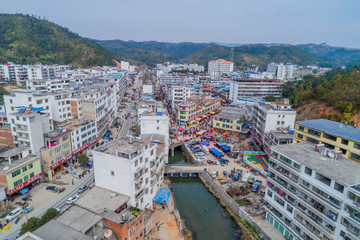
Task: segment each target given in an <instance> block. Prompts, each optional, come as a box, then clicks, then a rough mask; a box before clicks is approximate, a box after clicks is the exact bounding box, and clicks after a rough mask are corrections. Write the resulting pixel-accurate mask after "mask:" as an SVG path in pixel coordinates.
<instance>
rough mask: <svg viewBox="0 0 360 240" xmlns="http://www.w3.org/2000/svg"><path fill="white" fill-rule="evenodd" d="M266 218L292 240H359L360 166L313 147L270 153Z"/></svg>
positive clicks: (286, 147)
mask: <svg viewBox="0 0 360 240" xmlns="http://www.w3.org/2000/svg"><path fill="white" fill-rule="evenodd" d="M271 153H272V157H271V158H270V161H269V173H268V178H267V187H266V193H265V201H266V203H265V207H266V210H267V211H266V219H267V220H268V221H270V223H271V224H273V225H274V226H275V228H277V229H278V230H279V231H280V232H281V233H282V234H283V235H285V236H287V237H288V238H289V239H308V240H312V239H313V240H315V239H316V240H324V239H325V240H340V239H351V240H355V239H359V236H360V217H359V216H360V215H359V214H360V208H359V203H358V202H359V198H358V196H360V192H359V185H358V179H359V177H360V165H359V164H357V163H355V162H354V161H351V160H349V159H346V158H344V157H343V156H342V154H341V152H332V151H328V150H327V149H326V148H325V147H324V145H322V144H320V145H314V144H312V143H309V142H303V143H297V144H286V145H279V146H274V147H272V148H271Z"/></svg>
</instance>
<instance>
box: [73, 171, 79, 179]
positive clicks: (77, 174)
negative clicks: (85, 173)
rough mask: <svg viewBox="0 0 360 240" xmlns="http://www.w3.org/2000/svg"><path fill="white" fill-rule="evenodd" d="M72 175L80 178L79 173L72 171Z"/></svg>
mask: <svg viewBox="0 0 360 240" xmlns="http://www.w3.org/2000/svg"><path fill="white" fill-rule="evenodd" d="M72 175H73V176H74V177H76V178H79V179H80V178H81V174H80V173H78V172H74V173H73V174H72Z"/></svg>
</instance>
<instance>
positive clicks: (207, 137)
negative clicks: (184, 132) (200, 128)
mask: <svg viewBox="0 0 360 240" xmlns="http://www.w3.org/2000/svg"><path fill="white" fill-rule="evenodd" d="M204 138H206V139H212V137H209V136H204Z"/></svg>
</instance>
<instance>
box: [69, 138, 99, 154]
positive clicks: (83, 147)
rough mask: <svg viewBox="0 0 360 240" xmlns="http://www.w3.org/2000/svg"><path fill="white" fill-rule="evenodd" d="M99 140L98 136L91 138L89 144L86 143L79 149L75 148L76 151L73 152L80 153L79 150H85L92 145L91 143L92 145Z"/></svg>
mask: <svg viewBox="0 0 360 240" xmlns="http://www.w3.org/2000/svg"><path fill="white" fill-rule="evenodd" d="M97 140H98V139H97V138H95V139H93V140H91V141H90V142H88V143H87V144H85V145H83V146H81V147H79V148H78V149H76V150H74V151H73V154H76V153H78V152H80V151H82V150H84V149H85V148H87V147H89V146H91V145H92V144H94V143H95V142H96V141H97Z"/></svg>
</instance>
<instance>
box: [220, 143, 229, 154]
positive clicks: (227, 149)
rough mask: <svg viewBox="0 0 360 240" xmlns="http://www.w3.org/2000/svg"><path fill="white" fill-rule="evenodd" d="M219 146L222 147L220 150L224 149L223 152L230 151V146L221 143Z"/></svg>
mask: <svg viewBox="0 0 360 240" xmlns="http://www.w3.org/2000/svg"><path fill="white" fill-rule="evenodd" d="M221 148H222V150H224V151H225V152H228V151H230V148H229V146H228V145H225V144H224V145H222V146H221Z"/></svg>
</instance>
